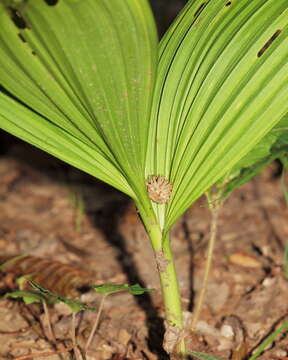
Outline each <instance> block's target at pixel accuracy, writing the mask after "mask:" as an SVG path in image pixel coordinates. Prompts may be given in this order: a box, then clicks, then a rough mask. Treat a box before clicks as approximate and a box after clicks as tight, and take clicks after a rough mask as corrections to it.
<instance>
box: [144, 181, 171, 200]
mask: <svg viewBox="0 0 288 360" xmlns="http://www.w3.org/2000/svg"><path fill="white" fill-rule="evenodd" d="M146 186H147V191H148V196H149V198H150V199H151V200H152V201H154V202H156V203H158V204H167V203H168V201H169V200H170V196H171V192H172V188H173V186H172V184H171V183H170V182H169V181H168V180H167V179H166V178H165V177H164V176H161V175H153V176H151V177H149V178H148V179H147V180H146Z"/></svg>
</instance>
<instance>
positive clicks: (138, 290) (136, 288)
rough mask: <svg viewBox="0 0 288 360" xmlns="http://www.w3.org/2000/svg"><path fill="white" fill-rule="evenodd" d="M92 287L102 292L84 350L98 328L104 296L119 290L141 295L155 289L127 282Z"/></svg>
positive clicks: (87, 347)
mask: <svg viewBox="0 0 288 360" xmlns="http://www.w3.org/2000/svg"><path fill="white" fill-rule="evenodd" d="M91 288H92V289H94V290H95V291H96V292H97V293H99V294H102V295H103V296H102V299H101V302H100V305H99V310H98V313H97V316H96V319H95V322H94V325H93V327H92V330H91V332H90V335H89V337H88V340H87V342H86V345H85V350H86V351H87V350H88V349H89V347H90V345H91V342H92V340H93V337H94V335H95V332H96V330H97V328H98V325H99V321H100V317H101V314H102V311H103V307H104V303H105V300H106V297H107V296H108V295H111V294H115V293H118V292H121V291H128V292H130V294H132V295H142V294H144V293H147V292H151V291H155V289H147V288H143V287H142V286H140V285H139V284H134V285H128V284H103V285H94V286H91Z"/></svg>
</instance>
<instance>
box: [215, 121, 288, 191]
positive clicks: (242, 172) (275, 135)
mask: <svg viewBox="0 0 288 360" xmlns="http://www.w3.org/2000/svg"><path fill="white" fill-rule="evenodd" d="M286 154H288V116H287V115H285V116H284V117H283V118H282V119H281V120H280V122H279V123H277V125H276V126H275V127H274V128H273V129H272V130H270V131H269V132H268V134H266V135H265V136H264V137H263V138H262V139H261V141H260V142H259V143H258V144H257V145H256V146H255V147H253V149H252V150H250V151H249V152H248V154H247V155H245V156H244V157H243V158H242V159H241V160H240V161H238V162H237V164H236V165H234V167H233V168H232V169H231V170H230V171H229V172H228V173H227V174H225V175H224V177H223V178H222V179H220V181H219V182H218V184H217V185H218V186H219V187H221V188H222V194H223V196H224V197H227V196H228V195H229V194H230V193H231V192H232V191H234V190H235V189H236V188H238V187H239V186H241V185H243V184H245V183H246V182H247V181H249V180H250V179H251V178H252V177H254V176H255V175H257V174H258V173H259V172H260V171H261V170H262V169H263V168H264V167H266V166H267V165H269V164H270V163H271V162H272V161H274V160H275V159H282V158H283V157H284V156H285V155H286ZM223 187H224V189H223Z"/></svg>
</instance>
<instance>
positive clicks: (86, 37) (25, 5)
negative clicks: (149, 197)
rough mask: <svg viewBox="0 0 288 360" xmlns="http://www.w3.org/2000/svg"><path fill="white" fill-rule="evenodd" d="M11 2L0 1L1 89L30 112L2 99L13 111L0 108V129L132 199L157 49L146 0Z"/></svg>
mask: <svg viewBox="0 0 288 360" xmlns="http://www.w3.org/2000/svg"><path fill="white" fill-rule="evenodd" d="M17 3H19V4H18V5H17V4H16V3H15V0H14V1H8V0H6V1H5V2H3V3H2V4H0V22H1V32H0V85H2V87H3V88H4V89H5V91H6V92H8V94H11V96H13V97H14V98H15V100H16V101H18V103H19V104H20V103H25V104H26V105H27V106H28V107H29V110H28V109H24V107H21V106H20V105H18V106H17V105H15V104H14V105H12V103H9V99H8V100H7V99H6V98H5V97H4V96H3V94H2V96H1V103H2V104H5V106H6V107H8V106H9V105H11V106H13V108H14V110H13V111H14V114H13V116H10V114H9V113H7V111H5V110H2V109H1V110H0V111H1V113H0V115H1V119H3V118H4V119H5V120H1V123H0V126H1V127H2V128H4V129H5V130H7V131H9V132H11V133H14V134H15V135H16V136H19V137H21V138H23V139H24V140H27V141H29V142H31V143H33V144H35V145H36V146H38V147H40V148H42V149H43V150H46V151H48V152H51V153H53V154H55V155H56V156H58V157H61V158H62V159H64V160H65V161H67V162H69V163H71V164H73V165H75V166H78V167H79V168H81V169H83V170H85V169H84V168H86V170H85V171H88V172H89V173H93V175H94V176H97V177H99V178H100V179H102V180H104V181H106V182H108V183H109V184H111V185H113V186H115V187H117V188H118V189H120V190H121V191H124V192H126V193H128V194H129V195H130V196H133V197H134V198H135V197H136V195H135V194H134V193H135V192H136V193H137V191H140V192H141V191H142V192H144V191H145V187H144V161H145V156H146V147H147V146H146V143H147V137H148V136H147V134H148V123H149V122H148V119H149V118H148V117H149V109H150V102H151V94H152V90H153V79H154V76H155V66H156V53H157V51H156V50H157V37H156V31H155V24H154V20H153V17H152V15H151V12H150V8H149V6H148V4H147V1H146V0H137V1H135V0H121V1H119V0H111V1H105V0H99V1H94V0H85V1H71V0H59V1H58V2H57V4H56V5H55V6H48V5H47V4H46V3H45V2H44V1H43V0H28V1H22V2H21V1H20V2H19V1H17ZM8 4H12V6H14V7H15V6H17V11H16V10H13V9H11V7H8ZM14 22H16V23H17V24H18V27H17V26H15V23H14ZM11 101H12V100H11ZM22 111H23V112H24V114H25V115H24V117H25V118H26V119H25V120H24V119H23V116H22ZM28 111H30V112H28ZM28 118H29V119H30V121H29V123H28ZM24 121H25V123H24ZM47 131H48V133H49V135H47V138H45V134H46V132H47ZM53 132H54V133H53ZM52 133H53V134H52ZM53 136H56V138H57V139H56V141H55V144H53V141H52V140H53ZM62 139H63V147H62ZM77 147H79V154H77V153H78V151H77ZM70 151H71V155H70V154H69V152H70ZM85 153H86V154H85ZM91 162H92V163H94V165H93V166H94V167H95V169H94V170H92V166H90V165H91ZM76 163H77V164H76ZM87 163H90V165H89V166H88V164H87ZM108 163H109V164H108ZM89 168H90V170H89ZM115 173H117V176H116V179H115V178H114V177H115ZM120 178H121V180H120ZM140 179H141V180H140ZM128 183H129V185H128ZM135 184H136V185H135ZM138 184H140V185H138ZM119 185H120V186H119ZM131 188H133V189H131Z"/></svg>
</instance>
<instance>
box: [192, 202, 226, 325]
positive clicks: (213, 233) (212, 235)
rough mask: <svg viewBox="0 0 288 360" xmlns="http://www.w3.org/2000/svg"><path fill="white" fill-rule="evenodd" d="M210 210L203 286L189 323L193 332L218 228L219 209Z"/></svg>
mask: <svg viewBox="0 0 288 360" xmlns="http://www.w3.org/2000/svg"><path fill="white" fill-rule="evenodd" d="M210 210H211V215H212V219H211V226H210V239H209V243H208V249H207V259H206V263H205V272H204V279H203V284H202V288H201V291H200V294H199V297H198V300H197V303H196V306H195V310H194V312H193V318H192V321H191V330H192V331H195V328H196V325H197V322H198V319H199V316H200V313H201V310H202V306H203V302H204V297H205V295H206V291H207V286H208V280H209V275H210V270H211V265H212V258H213V251H214V246H215V240H216V236H217V227H218V218H219V207H218V206H217V205H216V206H215V207H210Z"/></svg>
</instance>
